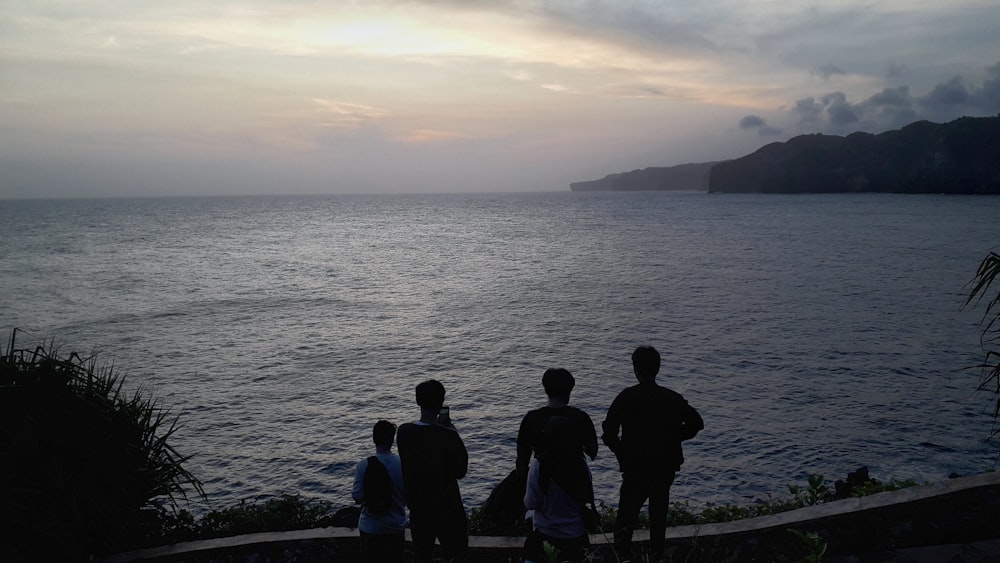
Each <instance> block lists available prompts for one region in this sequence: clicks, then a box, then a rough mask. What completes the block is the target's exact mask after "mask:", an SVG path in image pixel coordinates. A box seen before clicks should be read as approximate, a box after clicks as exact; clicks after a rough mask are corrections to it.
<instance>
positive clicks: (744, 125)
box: [740, 115, 782, 137]
mask: <svg viewBox="0 0 1000 563" xmlns="http://www.w3.org/2000/svg"><path fill="white" fill-rule="evenodd" d="M740 129H743V130H744V131H746V130H750V129H756V130H757V134H758V135H760V136H762V137H769V136H773V135H780V134H781V133H782V131H781V129H775V128H774V127H771V126H769V125H768V124H767V121H766V120H765V119H764V118H763V117H761V116H759V115H748V116H745V117H743V118H742V119H740Z"/></svg>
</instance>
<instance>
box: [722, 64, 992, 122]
mask: <svg viewBox="0 0 1000 563" xmlns="http://www.w3.org/2000/svg"><path fill="white" fill-rule="evenodd" d="M889 68H890V71H889V73H890V74H892V73H894V72H897V71H898V70H899V67H898V65H894V64H892V63H890V65H889ZM893 69H896V70H893ZM986 75H987V78H986V79H985V80H984V81H983V82H982V84H980V85H975V84H973V83H972V82H970V81H969V80H968V79H966V78H964V77H961V76H955V77H952V78H950V79H948V80H946V81H944V82H941V83H939V84H937V85H935V86H934V87H933V88H931V89H930V91H928V92H927V93H926V94H925V95H923V96H915V95H914V94H913V93H912V92H911V91H910V87H909V86H896V87H887V88H883V89H882V91H881V92H876V93H875V94H873V95H871V96H870V97H869V98H867V99H865V100H863V101H860V102H852V101H851V100H849V99H848V98H847V95H846V94H844V93H843V92H830V93H827V94H825V95H823V96H819V97H816V96H809V97H807V98H801V99H799V100H797V101H796V102H795V103H794V104H792V106H791V107H790V108H789V109H788V111H789V113H791V114H792V115H795V116H797V117H798V122H799V129H800V130H802V131H803V132H810V133H813V132H817V131H824V132H830V133H837V134H844V133H848V132H852V131H854V130H864V131H871V132H876V131H885V130H887V129H898V128H900V127H903V126H905V125H907V124H909V123H912V122H914V121H918V120H921V119H927V120H930V121H937V122H945V121H951V120H952V119H956V118H958V117H961V116H963V115H996V114H997V113H998V112H1000V63H997V64H995V65H993V66H990V67H988V68H987V69H986ZM749 117H755V118H758V119H761V121H763V118H761V117H759V116H748V117H747V118H744V120H746V119H748V118H749ZM741 128H745V127H743V122H742V121H741ZM758 130H759V129H758Z"/></svg>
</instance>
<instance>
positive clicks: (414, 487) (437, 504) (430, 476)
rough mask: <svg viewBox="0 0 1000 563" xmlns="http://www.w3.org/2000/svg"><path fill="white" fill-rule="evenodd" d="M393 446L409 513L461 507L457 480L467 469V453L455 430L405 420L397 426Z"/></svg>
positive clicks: (463, 475)
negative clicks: (396, 452) (397, 454)
mask: <svg viewBox="0 0 1000 563" xmlns="http://www.w3.org/2000/svg"><path fill="white" fill-rule="evenodd" d="M396 445H397V449H398V450H399V459H400V461H402V465H403V489H404V490H405V491H406V504H407V505H409V507H410V511H411V512H412V511H416V512H423V511H428V512H441V511H446V510H449V509H454V508H455V507H456V506H457V507H459V508H461V507H462V495H461V493H460V492H459V490H458V480H459V479H461V478H462V477H465V472H466V471H467V470H468V468H469V453H468V452H467V451H466V449H465V444H464V443H463V442H462V438H461V437H460V436H459V435H458V432H456V431H455V430H454V429H451V428H446V427H444V426H438V425H425V424H414V423H407V424H403V425H401V426H400V427H399V430H398V432H397V434H396Z"/></svg>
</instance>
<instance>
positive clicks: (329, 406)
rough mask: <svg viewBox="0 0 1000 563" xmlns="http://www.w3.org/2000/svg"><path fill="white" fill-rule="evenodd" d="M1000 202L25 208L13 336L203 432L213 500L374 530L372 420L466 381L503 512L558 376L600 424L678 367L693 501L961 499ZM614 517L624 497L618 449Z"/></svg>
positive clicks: (476, 201)
mask: <svg viewBox="0 0 1000 563" xmlns="http://www.w3.org/2000/svg"><path fill="white" fill-rule="evenodd" d="M998 216H1000V198H991V197H969V196H934V195H930V196H926V195H919V196H918V195H884V194H883V195H877V194H858V195H847V194H843V195H796V196H786V195H760V194H750V195H724V194H705V193H571V192H565V193H535V194H488V195H483V194H476V195H474V194H464V195H406V196H403V195H379V196H328V197H293V196H287V197H279V196H275V197H244V198H236V197H234V198H167V199H113V200H55V201H0V237H2V240H3V243H2V244H0V329H2V330H3V332H4V335H5V336H6V335H7V334H9V331H10V329H13V328H15V327H17V328H19V329H22V330H24V331H26V332H25V333H19V334H18V340H19V343H20V344H25V345H29V344H33V343H38V342H41V341H47V340H49V339H54V340H55V342H56V343H57V344H58V345H59V346H60V348H62V349H63V350H77V351H79V352H81V353H91V352H96V353H99V354H100V356H99V357H100V358H102V359H103V360H104V361H105V362H106V363H113V364H114V365H115V366H116V369H118V370H120V371H123V372H125V373H127V381H128V383H129V386H130V388H136V387H141V388H142V389H144V390H145V391H146V392H151V393H155V394H156V396H157V397H158V398H159V400H160V403H161V405H163V406H165V407H167V408H169V409H170V411H171V412H172V413H174V414H176V415H178V416H179V417H180V420H181V424H182V426H181V429H180V430H179V431H178V432H177V434H176V436H175V440H174V442H173V443H174V445H175V446H176V447H177V448H178V449H179V450H180V451H181V453H183V454H192V455H193V456H194V457H193V458H192V459H191V461H190V462H189V465H188V467H189V469H190V470H191V471H192V472H193V473H194V474H195V475H197V476H198V477H199V478H200V479H201V480H202V481H203V482H204V484H205V490H206V492H207V493H208V497H209V498H208V501H207V502H206V503H201V502H198V503H196V504H195V506H194V508H195V510H203V509H206V508H209V507H212V508H220V507H224V506H228V505H230V504H233V503H235V502H237V501H239V500H242V499H262V498H267V497H270V496H273V495H278V494H283V493H293V494H302V495H305V496H308V497H314V498H322V499H325V500H330V501H332V502H334V503H337V504H343V505H345V506H346V505H349V504H351V500H350V486H351V479H352V473H353V468H354V465H355V464H356V463H357V461H359V460H360V459H361V458H363V457H365V456H366V455H369V452H370V451H371V442H370V436H371V434H370V431H371V426H372V424H373V423H374V422H375V421H376V420H378V419H380V418H386V419H389V420H392V421H394V422H397V423H401V422H405V421H408V420H413V419H415V418H416V417H417V415H418V413H417V409H416V405H415V404H414V399H413V388H414V386H415V385H416V384H417V383H419V382H420V381H423V380H425V379H428V378H436V379H439V380H441V381H442V382H443V383H444V385H445V386H446V388H447V390H448V397H447V402H448V403H449V404H450V406H451V412H452V418H453V420H454V421H455V424H456V425H457V427H458V429H459V431H460V433H461V435H462V437H463V439H464V440H465V443H466V445H467V447H468V449H469V452H470V455H471V464H470V470H469V474H468V476H467V477H466V478H465V479H464V480H463V481H462V482H461V488H462V492H463V495H464V498H465V502H466V504H467V506H469V507H474V506H478V505H479V504H480V503H481V502H482V501H483V500H485V498H486V497H487V495H488V494H489V491H490V490H491V488H492V487H493V486H494V485H495V484H496V483H498V482H499V481H500V480H501V479H502V478H503V477H504V476H505V475H506V474H507V473H508V472H509V471H510V470H511V469H513V464H514V455H515V447H514V439H515V435H516V432H517V427H518V423H519V422H520V418H521V416H522V415H523V413H524V412H525V411H527V410H528V409H531V408H535V407H537V406H540V405H541V404H543V402H544V394H543V391H542V388H541V383H540V379H541V375H542V372H543V371H544V370H545V369H546V368H548V367H555V366H561V367H565V368H567V369H569V370H570V371H571V372H572V373H573V374H574V375H575V377H576V379H577V386H576V389H575V390H574V393H573V397H572V403H573V404H575V405H577V406H579V407H581V408H582V409H584V410H585V411H587V412H588V413H590V415H591V417H592V418H593V419H594V422H595V424H597V425H598V426H599V425H600V422H601V421H602V420H603V417H604V413H605V411H606V409H607V407H608V405H609V404H610V403H611V400H612V399H613V398H614V396H615V394H616V393H617V392H618V391H619V390H620V389H622V388H623V387H625V386H628V385H631V384H633V383H634V378H633V376H632V372H631V365H630V360H629V358H630V354H631V351H632V350H633V349H634V347H635V346H637V345H639V344H652V345H653V346H656V347H657V348H658V349H659V350H660V352H661V354H662V355H663V368H662V370H661V373H660V377H659V381H660V382H661V383H662V384H664V385H666V386H668V387H671V388H673V389H675V390H677V391H679V392H681V393H683V394H684V395H685V397H686V398H687V399H688V400H689V402H690V403H691V404H692V405H694V406H695V407H696V408H697V409H698V410H699V411H700V412H701V414H702V416H703V417H704V419H705V422H706V428H705V430H704V431H703V432H702V433H701V434H700V435H699V436H698V437H696V438H695V439H694V440H692V441H690V442H688V443H687V444H686V447H685V453H686V457H687V463H686V464H685V466H684V468H683V469H682V472H681V474H680V475H679V477H678V479H677V482H676V484H675V485H674V489H673V491H674V493H673V497H674V499H676V500H680V501H687V502H690V503H691V504H692V505H694V506H703V505H704V504H706V503H726V502H738V503H743V502H747V501H749V500H753V499H756V498H762V497H765V496H766V495H768V494H775V495H778V496H781V495H783V494H786V493H787V490H786V485H788V484H801V483H803V482H804V481H805V478H806V476H807V475H809V474H822V475H825V476H826V477H827V478H828V479H829V480H831V481H832V480H834V479H836V478H842V477H844V476H845V475H846V474H847V472H849V471H852V470H854V469H856V468H857V467H858V466H861V465H867V466H869V467H870V470H871V473H872V475H873V476H874V477H876V478H879V479H883V480H888V479H892V478H896V479H906V478H913V479H917V480H921V481H922V480H929V481H934V480H942V479H945V478H946V477H947V476H948V475H949V474H951V473H959V474H968V473H974V472H980V471H983V470H986V469H989V468H991V467H993V466H994V464H995V462H996V456H997V452H998V450H1000V448H997V444H995V443H988V442H986V438H987V437H988V435H989V433H990V431H991V429H992V419H991V417H990V407H991V398H990V396H989V395H988V394H986V393H982V392H978V393H977V392H976V385H977V382H978V376H979V373H978V371H977V370H975V369H967V368H968V366H973V365H976V364H977V363H978V362H979V361H980V360H981V354H982V348H981V346H980V342H979V336H980V328H979V325H978V321H979V320H980V318H981V315H982V311H981V310H971V311H970V310H966V311H962V310H960V307H961V304H962V302H963V300H964V298H965V295H966V294H967V291H968V287H967V283H968V282H969V281H970V279H971V278H972V276H973V274H974V273H975V269H976V267H977V266H978V264H979V261H980V260H981V259H982V258H983V257H984V256H985V255H986V253H987V252H988V251H990V250H991V249H995V248H996V247H997V246H996V245H997V240H998V239H997V235H998V234H1000V229H998V228H997V222H996V218H997V217H998ZM592 469H593V472H594V476H595V481H596V488H597V496H598V499H599V500H602V501H605V502H607V503H608V504H609V505H614V504H616V502H617V492H616V491H617V486H618V483H619V474H618V472H617V467H616V465H615V462H614V457H613V456H612V455H610V452H608V451H607V450H606V449H604V448H603V447H602V449H601V451H600V452H599V454H598V458H597V460H596V461H595V462H594V463H593V464H592Z"/></svg>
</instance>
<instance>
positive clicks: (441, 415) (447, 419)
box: [438, 407, 451, 424]
mask: <svg viewBox="0 0 1000 563" xmlns="http://www.w3.org/2000/svg"><path fill="white" fill-rule="evenodd" d="M438 424H451V409H450V408H449V407H441V411H440V412H438Z"/></svg>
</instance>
